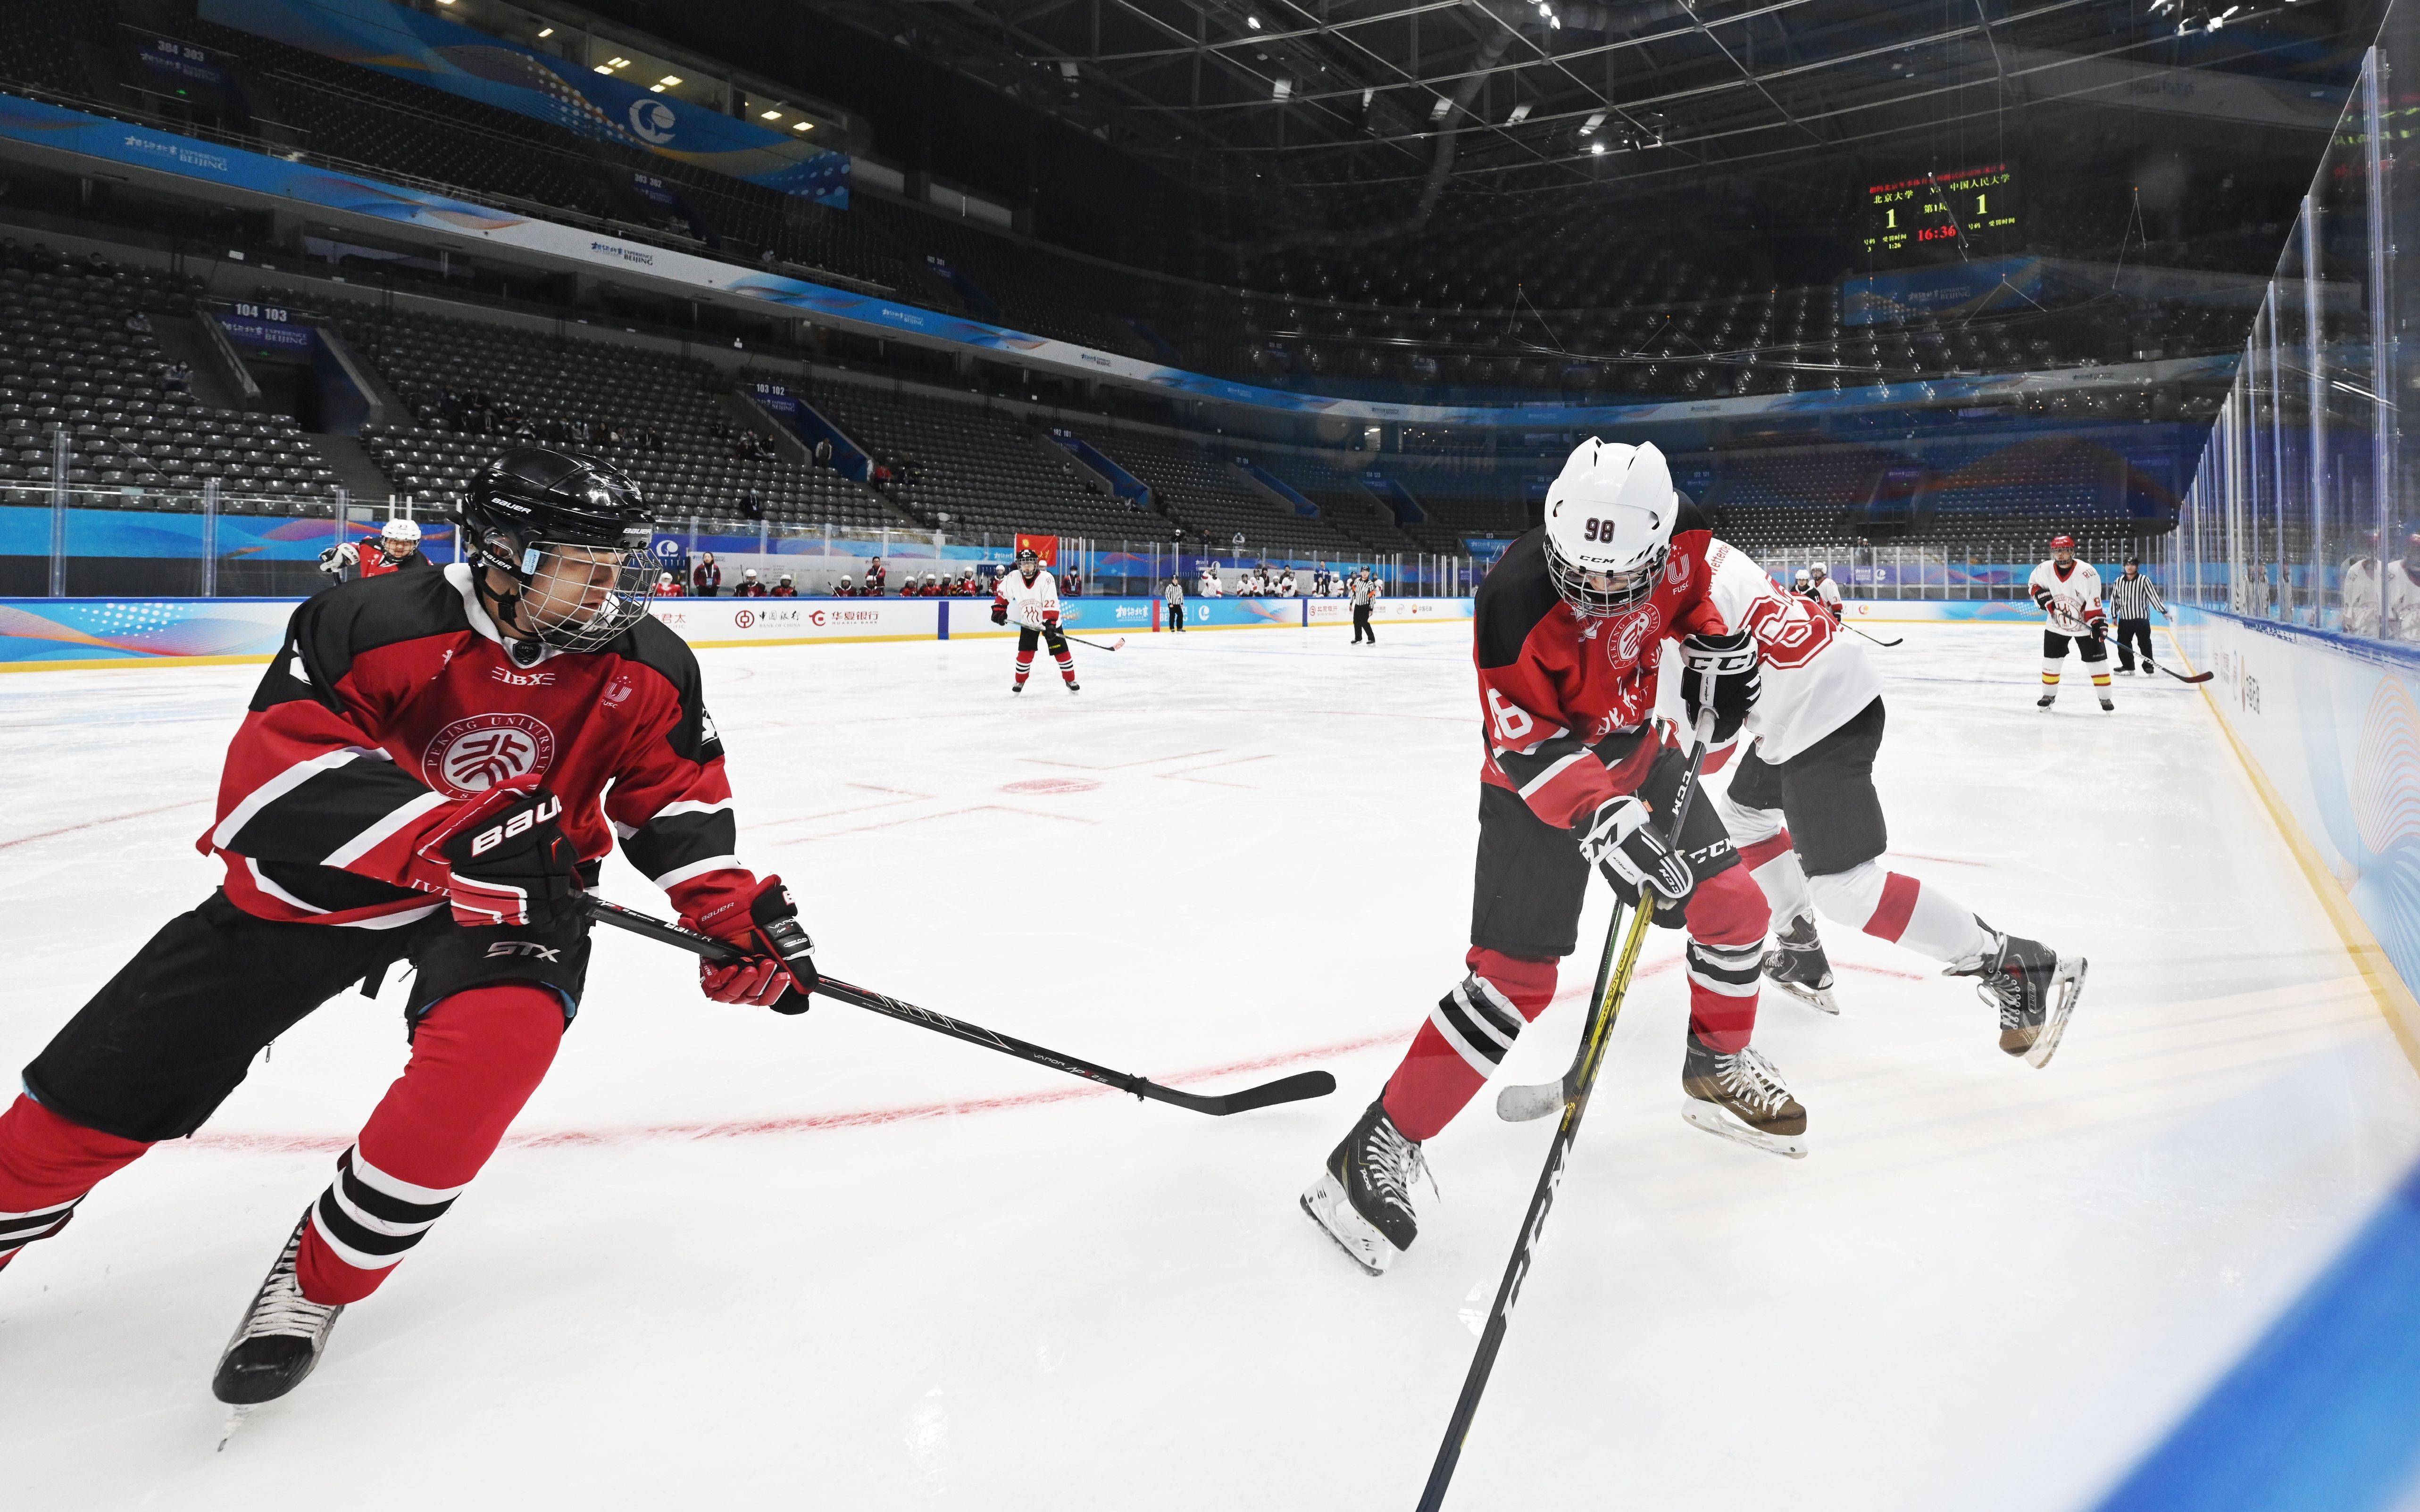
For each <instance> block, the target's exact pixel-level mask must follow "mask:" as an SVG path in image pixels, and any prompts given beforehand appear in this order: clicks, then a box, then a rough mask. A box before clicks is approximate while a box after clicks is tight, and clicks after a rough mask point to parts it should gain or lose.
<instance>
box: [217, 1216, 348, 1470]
mask: <svg viewBox="0 0 2420 1512" xmlns="http://www.w3.org/2000/svg"><path fill="white" fill-rule="evenodd" d="M310 1222H311V1214H310V1212H309V1211H308V1210H305V1211H304V1212H303V1214H302V1222H301V1223H298V1224H296V1225H295V1226H294V1232H293V1234H292V1235H291V1236H289V1237H288V1238H287V1241H286V1248H285V1249H284V1250H282V1251H280V1252H279V1254H278V1257H277V1263H276V1264H274V1265H272V1266H271V1267H270V1268H269V1276H268V1279H266V1280H264V1281H262V1282H261V1283H260V1290H259V1292H258V1293H257V1294H256V1295H255V1296H254V1297H253V1299H252V1305H251V1306H249V1307H247V1308H245V1309H244V1313H243V1321H242V1322H240V1323H239V1324H237V1325H236V1330H235V1337H233V1338H231V1339H229V1340H227V1347H226V1352H225V1353H224V1354H222V1355H220V1356H219V1368H218V1373H217V1374H216V1375H214V1376H212V1377H211V1378H210V1394H211V1395H212V1396H216V1397H217V1398H218V1399H219V1400H220V1401H223V1402H225V1403H227V1404H228V1405H229V1406H231V1407H237V1408H244V1407H252V1406H256V1405H257V1404H259V1403H261V1402H271V1401H275V1400H276V1399H277V1398H278V1397H280V1396H285V1395H286V1394H287V1392H289V1391H292V1390H293V1389H294V1388H295V1387H297V1386H299V1385H301V1384H302V1378H303V1377H305V1376H307V1375H309V1374H310V1373H311V1368H312V1366H314V1365H318V1363H319V1354H320V1351H321V1350H325V1349H326V1348H327V1347H328V1331H329V1330H330V1329H332V1328H334V1327H335V1326H336V1318H337V1315H338V1314H340V1313H342V1312H343V1311H344V1310H345V1309H344V1305H343V1304H336V1305H335V1306H333V1307H323V1306H321V1305H320V1304H318V1303H316V1302H312V1301H310V1300H309V1299H308V1298H306V1297H304V1296H303V1295H302V1284H301V1283H300V1282H299V1281H298V1280H296V1278H295V1274H294V1260H295V1257H296V1256H297V1255H298V1254H300V1253H301V1251H302V1230H303V1229H304V1227H307V1226H308V1225H309V1224H310ZM241 1416H242V1414H241V1413H240V1412H239V1413H238V1414H237V1415H236V1421H239V1422H240V1420H241ZM229 1431H230V1432H232V1431H233V1424H232V1423H231V1424H230V1425H229Z"/></svg>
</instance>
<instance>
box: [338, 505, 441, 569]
mask: <svg viewBox="0 0 2420 1512" xmlns="http://www.w3.org/2000/svg"><path fill="white" fill-rule="evenodd" d="M432 564H433V563H430V562H429V560H428V559H427V557H426V556H423V555H422V554H421V550H420V525H419V523H418V522H417V521H415V520H408V519H405V518H403V517H401V516H397V517H395V518H393V519H390V520H388V521H387V522H386V523H385V524H384V525H381V526H380V527H379V532H378V537H377V539H375V540H371V541H365V542H363V543H362V544H361V545H359V546H355V545H354V544H353V543H352V542H350V541H348V542H346V543H345V544H344V545H342V546H332V547H330V548H328V549H326V550H325V551H322V552H320V553H319V570H320V571H321V572H324V573H326V574H327V575H328V576H329V577H331V578H334V579H336V580H338V581H339V582H341V581H343V580H344V576H345V569H346V568H348V567H350V568H352V569H353V571H354V575H355V576H356V577H362V578H378V577H382V576H384V575H385V574H387V573H390V572H401V571H403V570H404V569H406V568H410V567H427V566H430V565H432Z"/></svg>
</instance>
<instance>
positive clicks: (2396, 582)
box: [2386, 557, 2420, 640]
mask: <svg viewBox="0 0 2420 1512" xmlns="http://www.w3.org/2000/svg"><path fill="white" fill-rule="evenodd" d="M2386 630H2387V633H2388V634H2390V635H2392V636H2394V637H2395V639H2396V640H2420V579H2415V577H2414V574H2413V573H2412V568H2411V566H2410V564H2408V563H2405V561H2404V560H2403V559H2402V558H2401V557H2397V558H2396V559H2395V560H2394V561H2392V562H2390V563H2387V564H2386Z"/></svg>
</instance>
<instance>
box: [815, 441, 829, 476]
mask: <svg viewBox="0 0 2420 1512" xmlns="http://www.w3.org/2000/svg"><path fill="white" fill-rule="evenodd" d="M831 458H832V451H831V438H830V437H829V436H826V437H823V438H821V439H819V440H817V441H816V442H815V466H817V467H819V468H828V467H830V466H831Z"/></svg>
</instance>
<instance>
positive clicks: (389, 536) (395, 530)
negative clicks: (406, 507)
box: [379, 515, 420, 546]
mask: <svg viewBox="0 0 2420 1512" xmlns="http://www.w3.org/2000/svg"><path fill="white" fill-rule="evenodd" d="M379 535H380V538H381V539H384V540H389V541H410V542H411V544H412V545H414V546H418V545H419V544H420V524H419V522H418V521H416V520H409V519H405V518H404V517H402V516H400V515H398V516H396V517H395V518H393V519H391V520H388V521H387V522H386V523H385V524H384V525H381V526H380V527H379Z"/></svg>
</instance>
